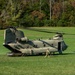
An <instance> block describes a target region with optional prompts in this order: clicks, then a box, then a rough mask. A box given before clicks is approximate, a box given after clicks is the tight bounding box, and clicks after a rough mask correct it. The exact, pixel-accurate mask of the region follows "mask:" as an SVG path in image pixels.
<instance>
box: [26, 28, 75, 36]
mask: <svg viewBox="0 0 75 75" xmlns="http://www.w3.org/2000/svg"><path fill="white" fill-rule="evenodd" d="M26 29H27V30H32V31H38V32H44V33H55V34H56V33H57V34H63V35H75V34H70V33H63V32H54V31H46V30H42V29H36V28H29V27H27V28H26Z"/></svg>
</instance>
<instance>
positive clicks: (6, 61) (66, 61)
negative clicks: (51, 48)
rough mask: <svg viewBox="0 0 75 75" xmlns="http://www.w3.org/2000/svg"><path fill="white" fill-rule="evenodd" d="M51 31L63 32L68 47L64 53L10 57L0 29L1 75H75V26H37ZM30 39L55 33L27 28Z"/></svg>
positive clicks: (46, 36) (26, 31) (26, 34)
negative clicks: (48, 55) (46, 55)
mask: <svg viewBox="0 0 75 75" xmlns="http://www.w3.org/2000/svg"><path fill="white" fill-rule="evenodd" d="M37 29H40V30H45V31H50V32H63V33H66V34H64V41H65V42H66V44H67V45H68V49H67V50H65V51H64V52H63V55H54V56H53V55H52V56H50V57H47V58H45V57H44V56H26V57H8V56H7V55H6V53H7V52H9V50H8V49H6V48H4V47H3V46H2V44H3V42H4V41H3V35H4V34H3V33H4V31H3V30H0V75H75V35H68V34H75V27H56V28H54V27H53V28H52V27H48V28H47V27H43V28H41V27H40V28H37ZM21 30H22V31H24V34H25V36H27V37H28V38H29V39H39V38H43V39H46V38H51V37H52V36H53V35H54V34H52V33H50V34H49V33H44V32H38V31H31V30H25V29H21Z"/></svg>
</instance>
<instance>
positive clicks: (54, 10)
mask: <svg viewBox="0 0 75 75" xmlns="http://www.w3.org/2000/svg"><path fill="white" fill-rule="evenodd" d="M74 20H75V0H0V29H1V28H6V27H8V26H21V27H33V26H54V27H55V26H75V21H74Z"/></svg>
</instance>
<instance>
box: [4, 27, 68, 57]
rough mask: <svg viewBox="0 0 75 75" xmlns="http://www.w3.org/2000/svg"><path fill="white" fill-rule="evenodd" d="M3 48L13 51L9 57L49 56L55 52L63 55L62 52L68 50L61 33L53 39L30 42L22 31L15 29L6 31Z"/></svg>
mask: <svg viewBox="0 0 75 75" xmlns="http://www.w3.org/2000/svg"><path fill="white" fill-rule="evenodd" d="M3 46H5V47H6V48H8V49H9V50H10V51H11V52H10V53H8V54H7V55H8V56H16V55H20V56H21V55H40V54H42V55H44V54H46V53H47V52H48V53H49V54H50V53H54V52H59V54H62V51H64V50H66V48H67V45H66V44H65V42H64V40H63V35H62V34H60V33H57V34H56V35H55V36H53V38H52V39H46V40H42V39H39V40H29V39H28V38H27V37H25V36H24V33H23V32H22V31H21V30H17V29H16V28H14V27H9V28H7V29H6V30H5V32H4V43H3Z"/></svg>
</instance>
